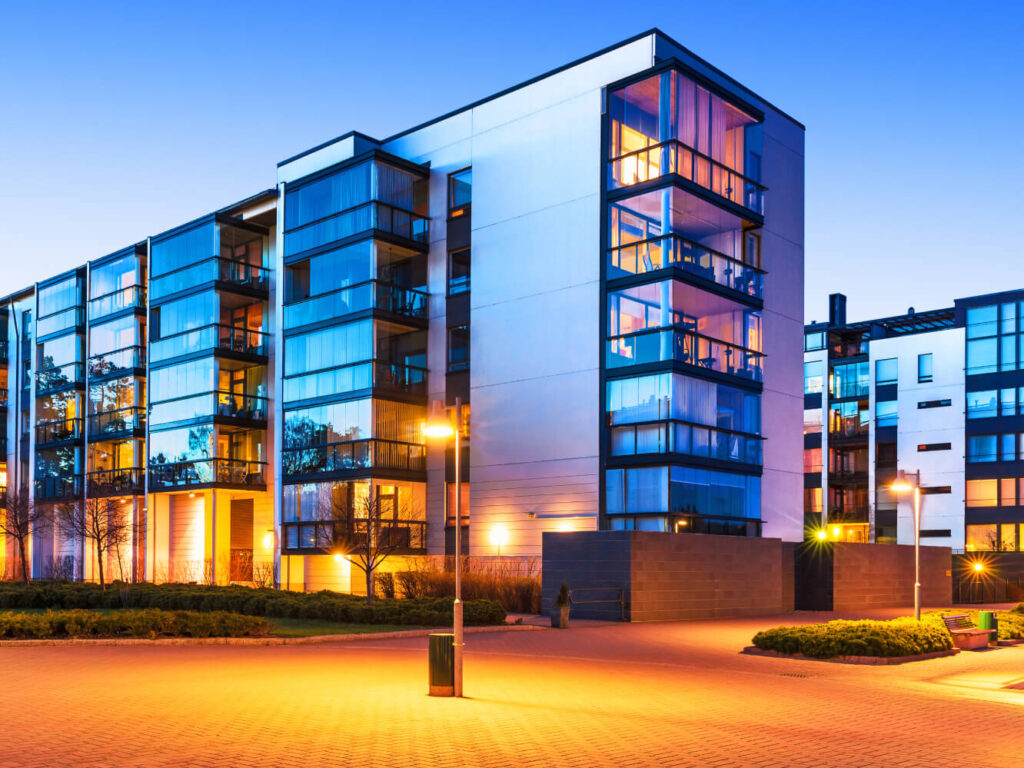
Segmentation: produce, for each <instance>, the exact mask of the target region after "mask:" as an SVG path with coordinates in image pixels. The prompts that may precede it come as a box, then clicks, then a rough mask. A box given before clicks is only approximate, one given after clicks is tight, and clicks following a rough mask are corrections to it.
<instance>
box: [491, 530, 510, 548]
mask: <svg viewBox="0 0 1024 768" xmlns="http://www.w3.org/2000/svg"><path fill="white" fill-rule="evenodd" d="M491 544H493V545H494V546H496V547H503V546H505V545H506V544H508V529H506V528H505V526H503V525H496V526H494V527H493V528H491Z"/></svg>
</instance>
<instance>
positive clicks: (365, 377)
mask: <svg viewBox="0 0 1024 768" xmlns="http://www.w3.org/2000/svg"><path fill="white" fill-rule="evenodd" d="M426 383H427V369H426V368H420V367H418V366H413V365H402V364H401V363H391V362H388V361H386V360H367V361H365V362H362V363H351V364H349V365H345V366H340V367H338V368H332V369H330V370H326V371H318V372H316V373H307V374H305V375H301V376H292V377H289V378H287V379H285V380H284V388H283V399H284V401H285V402H291V401H295V400H308V399H310V398H314V397H329V396H331V395H336V394H344V393H347V392H356V391H359V390H361V389H369V388H371V387H372V388H374V389H380V390H382V391H388V392H400V393H403V394H409V395H426V392H427V389H426Z"/></svg>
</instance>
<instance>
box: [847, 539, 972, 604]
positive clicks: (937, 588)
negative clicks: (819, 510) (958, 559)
mask: <svg viewBox="0 0 1024 768" xmlns="http://www.w3.org/2000/svg"><path fill="white" fill-rule="evenodd" d="M952 559H953V553H952V551H951V550H950V549H949V547H921V605H922V606H925V607H928V606H948V605H951V604H952V602H953V580H952V573H951V569H952ZM913 604H914V548H913V547H911V546H904V545H894V544H848V543H836V544H833V545H832V609H833V610H835V611H858V610H864V609H871V608H898V607H905V606H912V605H913Z"/></svg>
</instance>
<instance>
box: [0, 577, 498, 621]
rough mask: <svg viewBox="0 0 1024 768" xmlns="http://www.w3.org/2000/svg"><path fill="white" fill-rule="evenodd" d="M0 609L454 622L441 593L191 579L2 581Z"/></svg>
mask: <svg viewBox="0 0 1024 768" xmlns="http://www.w3.org/2000/svg"><path fill="white" fill-rule="evenodd" d="M0 608H50V609H66V608H107V609H117V608H160V609H163V610H181V611H202V612H209V611H229V612H231V613H240V614H245V615H248V616H267V617H271V618H295V619H321V620H324V621H338V622H353V623H357V624H399V625H410V624H415V625H420V626H435V627H440V626H445V625H447V624H450V623H451V621H452V601H451V600H448V599H444V598H436V599H420V600H397V599H378V600H377V601H376V602H375V603H374V605H372V606H368V605H367V604H366V601H365V600H364V598H362V597H358V596H355V595H345V594H340V593H338V592H330V591H327V590H324V591H321V592H316V593H305V592H289V591H285V590H276V589H253V588H250V587H237V586H232V587H214V586H202V585H193V584H131V585H127V584H114V585H113V586H111V587H109V588H108V589H106V590H101V589H100V588H99V586H98V585H96V584H87V583H81V582H76V583H71V582H38V581H37V582H30V583H29V584H28V585H27V586H26V585H25V584H21V583H18V582H2V583H0ZM463 612H464V621H465V623H466V624H467V625H484V624H501V623H503V622H504V621H505V609H504V608H502V607H501V606H500V605H498V604H497V603H495V602H493V601H490V600H470V601H468V602H466V603H465V605H464V608H463Z"/></svg>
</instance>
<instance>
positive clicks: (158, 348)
mask: <svg viewBox="0 0 1024 768" xmlns="http://www.w3.org/2000/svg"><path fill="white" fill-rule="evenodd" d="M268 338H269V336H268V334H266V333H263V332H262V331H256V330H251V329H249V328H237V327H235V326H233V325H205V326H203V327H202V328H195V329H193V330H191V331H185V332H183V333H177V334H174V335H173V336H167V337H165V338H162V339H155V340H153V341H152V342H151V343H150V345H149V354H150V359H151V360H152V362H154V363H156V362H159V361H161V360H170V359H171V358H174V357H181V356H182V355H191V354H193V353H196V352H206V351H213V350H222V351H226V352H238V353H242V354H247V355H258V356H266V354H267V340H268Z"/></svg>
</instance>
